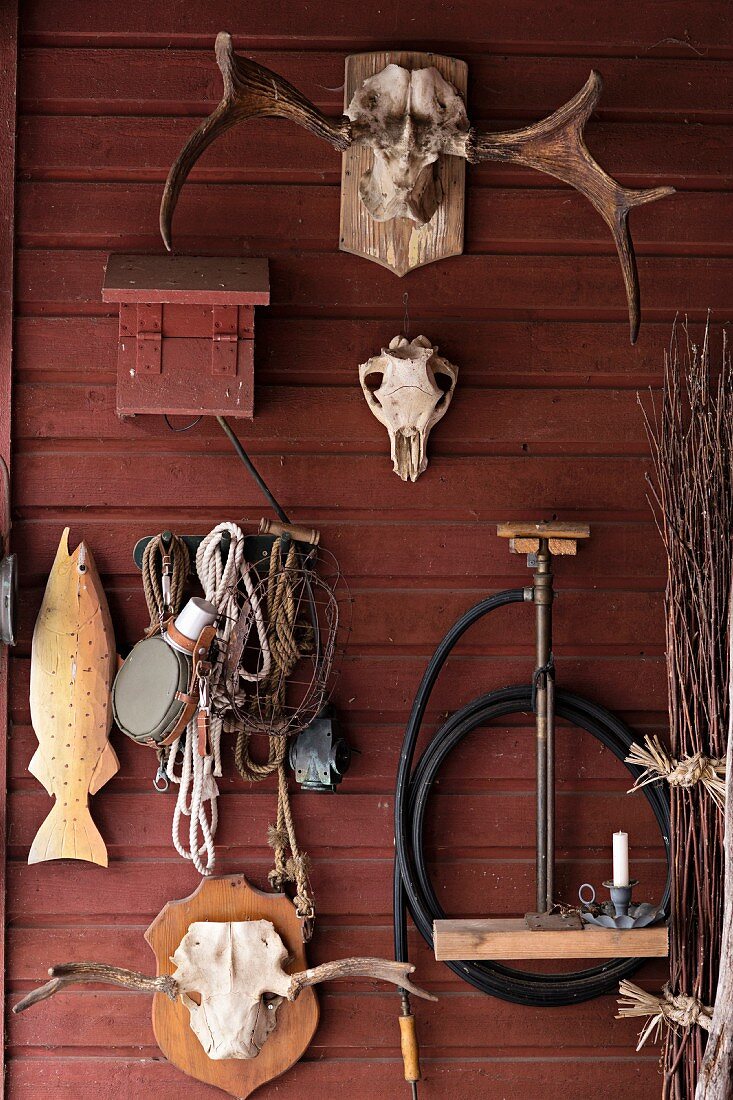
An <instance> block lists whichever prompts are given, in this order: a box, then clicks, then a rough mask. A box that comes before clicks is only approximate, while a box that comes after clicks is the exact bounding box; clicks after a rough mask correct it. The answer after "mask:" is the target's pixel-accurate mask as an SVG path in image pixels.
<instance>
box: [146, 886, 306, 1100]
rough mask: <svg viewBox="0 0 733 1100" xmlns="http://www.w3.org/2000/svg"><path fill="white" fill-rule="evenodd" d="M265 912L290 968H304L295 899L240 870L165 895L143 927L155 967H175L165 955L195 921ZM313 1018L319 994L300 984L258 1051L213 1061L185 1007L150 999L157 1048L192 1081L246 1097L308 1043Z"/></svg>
mask: <svg viewBox="0 0 733 1100" xmlns="http://www.w3.org/2000/svg"><path fill="white" fill-rule="evenodd" d="M203 920H210V921H237V920H269V921H272V923H273V925H274V926H275V929H276V931H277V933H278V934H279V936H280V937H281V938H282V941H283V943H284V944H285V946H286V947H287V949H288V951H289V952H290V956H291V961H290V970H292V971H297V970H305V969H307V967H308V962H307V960H306V957H305V948H304V946H303V941H302V939H301V935H300V924H299V922H298V918H297V916H296V915H295V909H294V908H293V903H292V902H291V901H290V899H289V898H287V897H286V896H285V894H273V893H268V892H265V891H262V890H257V889H255V888H254V887H253V886H250V884H249V883H248V882H247V879H246V878H245V877H244V875H224V876H221V877H219V878H208V879H204V880H203V882H202V883H201V885H200V886H199V887H198V889H197V890H196V891H195V893H193V894H191V896H190V897H188V898H182V899H181V900H180V901H170V902H168V904H167V905H166V906H165V908H164V909H162V910H161V912H160V913H159V914H158V916H157V917H156V918H155V920H154V921H153V923H152V924H151V925H150V927H149V928H148V930H147V932H146V933H145V939H146V940H147V941H148V943H149V944H150V946H151V947H152V949H153V951H154V952H155V958H156V963H157V973H158V974H172V973H173V971H174V970H175V965H174V963H172V962H171V955H172V954H173V952H174V951H175V949H176V948H177V947H178V945H179V943H180V942H181V940H182V939H183V937H184V935H185V934H186V932H187V931H188V926H189V925H190V924H193V922H194V921H203ZM317 1026H318V1001H317V1000H316V996H315V993H314V991H313V990H312V989H304V990H303V992H302V993H301V994H300V996H299V997H298V999H297V1001H295V1002H293V1003H292V1004H288V1003H284V1004H281V1005H280V1008H279V1009H278V1017H277V1027H276V1028H275V1030H274V1031H273V1033H272V1034H271V1035H270V1037H269V1038H268V1040H267V1042H266V1043H265V1044H264V1046H263V1047H262V1050H261V1051H260V1053H259V1054H258V1055H257V1057H256V1058H251V1059H238V1058H227V1059H222V1060H221V1061H214V1060H212V1059H211V1058H209V1057H208V1056H207V1055H206V1053H205V1052H204V1048H203V1047H202V1046H201V1044H200V1043H199V1041H198V1039H197V1038H196V1036H195V1035H194V1033H193V1031H192V1030H191V1027H190V1024H189V1013H188V1009H187V1008H186V1006H185V1005H184V1004H182V1003H181V1001H180V998H179V999H178V1000H177V1001H176V1002H175V1003H174V1002H172V1001H170V1000H169V999H168V997H166V996H165V994H163V993H157V994H156V995H155V997H154V999H153V1031H154V1032H155V1038H156V1040H157V1042H158V1046H159V1047H160V1049H161V1051H162V1052H163V1054H164V1055H165V1057H166V1058H167V1059H168V1061H169V1062H171V1063H172V1064H173V1065H174V1066H177V1067H178V1069H181V1070H183V1072H184V1073H187V1074H188V1075H189V1076H190V1077H195V1078H196V1079H197V1080H198V1081H205V1082H206V1083H207V1084H209V1085H215V1086H216V1087H217V1088H220V1089H223V1090H224V1092H228V1093H229V1094H230V1095H231V1096H236V1097H239V1098H240V1100H244V1098H245V1097H247V1096H249V1095H250V1094H251V1093H253V1092H254V1090H255V1089H257V1088H259V1087H260V1085H263V1084H265V1083H266V1082H267V1081H272V1080H273V1079H274V1078H275V1077H279V1076H280V1075H281V1074H283V1073H285V1072H286V1070H288V1069H290V1067H291V1066H292V1065H294V1064H295V1063H296V1062H297V1061H298V1059H299V1058H300V1057H301V1056H302V1055H303V1054H304V1052H305V1051H306V1050H307V1049H308V1046H309V1045H310V1042H311V1040H312V1039H313V1036H314V1034H315V1031H316V1028H317Z"/></svg>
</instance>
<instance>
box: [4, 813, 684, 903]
mask: <svg viewBox="0 0 733 1100" xmlns="http://www.w3.org/2000/svg"><path fill="white" fill-rule="evenodd" d="M613 824H614V825H615V824H616V823H615V822H614V823H613ZM609 861H610V853H609V852H604V853H603V854H602V855H601V856H598V857H591V856H589V855H588V854H586V856H585V858H584V859H578V860H573V861H572V862H570V861H568V862H565V861H562V860H559V861H558V863H557V867H556V884H557V896H558V898H560V899H561V900H563V901H566V902H568V903H570V904H574V903H575V901H576V899H577V891H578V887H579V886H580V884H581V883H583V882H595V883H599V882H601V881H602V880H603V879H604V878H605V876H606V875H607V874H608V868H609ZM392 866H393V864H392V858H391V856H390V857H389V858H368V859H367V858H361V857H358V858H357V857H354V858H350V857H347V856H344V855H343V853H335V852H331V853H329V854H328V855H327V856H326V854H325V853H324V854H323V856H321V855H320V854H317V858H316V859H315V860H314V867H313V886H314V889H315V896H316V907H317V909H318V913H319V919H321V920H323V922H324V923H326V924H328V923H329V922H330V920H331V919H332V918H334V917H339V918H348V919H349V920H350V922H351V923H353V924H358V923H359V918H362V919H363V918H364V916H365V915H367V916H368V920H369V921H370V922H372V921H374V920H375V919H376V918H379V919H380V921H381V923H386V922H387V921H389V920H391V913H392ZM271 867H272V855H271V854H270V855H269V856H261V855H259V854H258V851H254V852H247V853H244V852H242V851H241V850H240V851H238V852H236V853H235V855H234V856H232V857H230V856H229V854H228V852H227V850H226V849H222V848H220V849H219V850H218V860H217V865H216V870H217V874H236V873H238V872H241V871H242V869H243V868H244V869H245V870H246V872H247V877H248V879H249V880H250V881H251V882H252V883H253V884H254V885H257V886H259V887H260V888H263V889H267V875H268V872H269V871H270V869H271ZM429 867H430V873H431V876H432V878H433V882H434V885H435V889H436V891H437V896H438V898H439V899H441V901H442V904H443V907H444V909H446V915H447V916H456V917H457V916H467V917H479V916H486V914H487V912H489V913H490V914H491V915H494V916H504V915H506V916H516V915H517V914H518V913H524V912H526V911H527V910H528V909H529V908H530V907H531V905H532V902H533V898H534V870H535V866H534V855H533V853H532V854H529V853H528V854H527V858H526V860H525V859H523V860H519V859H518V858H517V854H516V853H514V854H513V855H512V857H511V859H507V860H505V861H503V862H502V861H495V862H493V863H491V864H487V861H486V859H485V858H483V857H482V858H478V859H475V860H466V859H461V860H451V859H449V858H448V857H447V856H442V857H441V858H440V860H439V861H438V863H437V865H436V864H430V865H429ZM634 871H635V874H636V875H637V877H638V878H639V880H640V882H641V883H642V884H643V890H644V897H645V899H647V900H655V899H657V898H659V897H660V896H661V892H662V890H663V887H664V881H665V876H666V863H665V861H664V860H663V859H660V858H658V857H656V856H655V857H653V858H652V857H651V856H650V857H649V858H639V859H635V860H634ZM69 872H70V865H69V864H66V863H64V862H63V861H61V862H53V863H44V864H43V865H42V866H39V865H35V866H32V867H29V866H28V864H27V863H26V862H25V861H24V860H19V861H16V860H11V861H10V862H9V863H8V877H7V883H8V920H9V921H10V922H11V923H12V922H15V921H16V920H18V919H22V920H23V921H24V922H27V921H29V920H33V919H37V918H38V917H41V918H43V919H44V920H47V918H48V916H49V912H50V910H52V911H53V917H54V920H55V921H56V923H60V922H63V923H65V924H70V923H72V921H74V920H78V917H79V909H80V899H83V903H84V919H85V920H88V921H97V920H100V919H104V920H105V921H107V922H112V921H117V920H119V919H120V918H121V917H122V918H124V920H126V921H129V920H130V918H131V916H134V919H135V921H140V922H142V923H149V922H150V921H152V919H153V917H155V916H156V914H157V913H158V912H159V911H160V909H161V908H162V907H163V905H165V903H166V902H167V901H169V900H170V899H171V898H181V897H187V896H188V895H189V894H190V893H191V891H192V890H194V889H195V887H196V885H197V883H198V881H199V880H198V876H197V875H196V873H195V871H193V869H192V868H191V867H190V865H186V864H185V863H184V861H183V860H182V859H180V858H179V856H178V855H177V854H176V853H175V852H174V851H173V849H172V847H171V848H170V852H169V855H168V856H166V857H165V858H160V859H156V860H155V861H151V860H150V859H138V858H135V857H134V855H133V854H132V853H129V855H128V858H127V859H125V860H112V861H110V864H109V867H108V868H106V869H104V868H98V867H94V866H92V865H91V864H81V863H79V864H75V865H74V867H73V872H74V873H73V875H72V874H70V873H69ZM639 889H640V890H641V889H642V887H641V886H640V887H639ZM639 896H641V894H640V895H639ZM49 899H53V900H52V901H51V900H49Z"/></svg>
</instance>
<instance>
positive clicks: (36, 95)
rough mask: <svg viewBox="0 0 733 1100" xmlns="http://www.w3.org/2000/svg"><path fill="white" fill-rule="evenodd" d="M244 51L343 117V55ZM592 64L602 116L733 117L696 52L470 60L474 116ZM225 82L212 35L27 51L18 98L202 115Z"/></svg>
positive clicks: (540, 97) (521, 106)
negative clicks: (204, 39)
mask: <svg viewBox="0 0 733 1100" xmlns="http://www.w3.org/2000/svg"><path fill="white" fill-rule="evenodd" d="M225 22H226V21H225ZM380 44H381V45H382V46H383V45H384V41H383V40H382V42H381V43H380ZM247 53H248V56H250V57H252V58H253V60H256V61H258V62H259V63H260V64H262V65H265V66H266V67H267V68H270V69H273V70H274V71H275V72H276V73H278V74H280V75H281V76H284V77H285V79H286V80H289V81H290V82H291V83H292V84H294V85H295V86H296V87H297V88H298V89H299V90H300V91H301V92H302V93H303V94H304V95H306V96H307V97H308V98H309V99H310V100H312V101H313V102H314V103H315V104H316V105H317V106H318V107H319V108H321V110H323V111H324V112H326V113H329V114H334V115H340V114H341V113H342V111H343V91H342V88H343V81H344V52H343V51H341V50H339V51H320V50H309V51H302V50H287V51H278V50H257V51H251V50H248V51H247ZM592 68H596V69H598V70H599V71H600V73H601V75H602V77H603V78H604V91H603V96H602V98H601V101H600V105H599V107H598V111H597V115H598V117H600V118H602V119H604V120H609V119H614V120H615V119H618V118H622V119H623V120H624V121H634V120H649V121H661V120H663V119H669V118H674V119H679V120H680V121H681V120H682V119H686V120H687V121H701V120H704V121H708V122H717V123H720V122H721V121H725V122H729V121H730V120H731V118H733V90H732V89H731V88H730V82H729V81H728V80H727V68H726V65H725V62H720V61H716V60H705V61H704V62H702V63H701V61H700V60H699V59H698V58H696V57H694V55H693V56H686V57H683V58H675V59H672V58H662V57H656V58H654V59H653V60H652V59H649V60H646V61H644V60H638V59H637V58H634V57H621V58H603V57H600V56H599V57H593V56H592V55H587V56H585V57H582V58H579V57H570V56H562V57H543V56H534V57H532V56H512V55H510V54H501V53H490V54H484V53H482V54H476V53H472V54H471V55H470V57H469V81H470V84H469V94H468V99H467V106H468V114H469V118H472V119H482V118H489V117H491V118H497V119H499V118H504V119H512V120H517V119H527V118H529V117H536V118H542V117H543V116H545V115H547V114H549V113H550V112H551V111H554V110H555V109H556V108H557V107H559V106H560V105H561V104H563V103H565V102H566V100H568V99H570V98H571V96H573V95H575V93H576V92H577V91H579V89H580V88H582V86H583V85H584V84H585V81H586V80H587V79H588V73H589V71H590V70H591V69H592ZM221 88H222V85H221V74H220V73H219V70H218V68H217V67H216V63H215V60H214V51H213V41H212V43H211V47H210V49H203V50H196V51H192V50H177V49H170V48H168V47H166V48H164V49H160V50H137V49H111V50H106V49H100V48H95V49H86V50H85V49H75V48H73V47H72V48H67V49H48V48H26V49H23V50H22V51H21V59H20V75H19V87H18V99H19V104H20V110H21V112H24V113H27V112H34V113H43V114H51V113H54V114H58V113H60V114H81V115H90V114H97V115H98V114H109V115H179V114H183V115H205V114H208V113H209V112H210V111H211V110H212V109H213V107H214V106H215V105H216V103H218V102H219V100H220V99H221V94H222V93H221ZM252 125H253V126H255V127H256V125H257V124H256V123H253V124H252ZM313 140H316V139H315V138H314V139H313ZM333 157H334V158H337V157H338V153H336V152H334V153H333Z"/></svg>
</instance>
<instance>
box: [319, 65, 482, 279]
mask: <svg viewBox="0 0 733 1100" xmlns="http://www.w3.org/2000/svg"><path fill="white" fill-rule="evenodd" d="M392 64H393V65H401V66H402V67H403V68H405V69H422V68H428V67H429V66H431V65H432V66H434V67H435V68H436V69H437V70H438V72H439V73H440V74H441V76H443V77H444V78H445V79H446V80H448V81H450V83H451V84H453V85H454V86H455V88H456V89H457V90H458V91H459V92H460V94H461V96H462V97H463V100H464V102H465V99H466V89H467V81H468V67H467V65H466V63H465V62H464V61H457V60H456V59H455V58H453V57H443V56H442V55H441V54H434V53H415V52H413V51H411V50H379V51H377V52H376V53H357V54H352V55H351V56H350V57H347V58H346V80H345V84H344V109H346V108H347V107H348V106H349V104H350V102H351V100H352V97H353V95H354V92H355V91H356V89H357V88H358V87H359V85H360V84H361V83H362V82H363V81H364V80H366V79H367V77H370V76H373V75H374V74H375V73H378V72H381V70H382V69H383V68H384V67H385V65H392ZM372 156H373V154H372V151H371V149H369V148H367V147H366V146H363V145H353V146H351V147H350V148H349V149H347V150H346V151H345V152H344V154H343V159H342V167H341V229H340V238H339V248H340V249H341V251H342V252H351V253H353V254H354V255H355V256H363V257H364V258H365V259H367V260H374V261H376V263H378V264H381V265H382V266H383V267H388V268H389V269H390V271H394V273H395V274H396V275H406V274H407V272H408V271H412V270H413V269H414V268H416V267H423V266H424V265H425V264H431V263H434V262H435V261H436V260H442V259H445V258H446V257H447V256H460V254H461V253H462V252H463V216H464V202H465V181H466V162H465V160H464V159H463V157H453V156H445V155H443V156H441V157H439V159H438V172H439V175H440V182H441V185H442V188H443V201H442V202H441V203H440V205H439V207H438V209H437V210H436V211H435V213H434V214H433V216H432V218H431V219H430V221H429V222H428V223H427V225H423V226H421V227H418V226H417V225H416V224H415V222H413V221H411V219H410V218H393V219H392V221H388V222H377V221H375V220H374V219H373V218H372V217H371V215H370V214H369V212H368V210H367V208H366V207H365V206H364V203H363V202H362V201H361V196H360V195H359V181H360V180H361V177H362V176H363V174H364V172H366V171H368V169H369V168H370V167H371V164H372Z"/></svg>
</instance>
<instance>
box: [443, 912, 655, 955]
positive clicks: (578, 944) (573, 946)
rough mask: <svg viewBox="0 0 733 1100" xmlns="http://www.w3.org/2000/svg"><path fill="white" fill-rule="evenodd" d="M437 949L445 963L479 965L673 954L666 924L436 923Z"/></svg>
mask: <svg viewBox="0 0 733 1100" xmlns="http://www.w3.org/2000/svg"><path fill="white" fill-rule="evenodd" d="M433 946H434V949H435V957H436V959H437V960H438V961H439V962H447V961H448V960H456V961H460V960H464V961H467V962H468V961H477V960H479V959H495V960H503V959H615V958H664V957H665V956H666V955H667V954H668V951H669V943H668V932H667V926H666V924H656V925H653V926H652V927H651V928H597V927H593V926H592V925H590V926H586V927H585V928H583V929H582V930H581V931H579V932H578V931H567V932H566V931H559V932H555V931H551V932H547V931H543V932H538V931H534V932H533V931H530V930H529V929H528V928H527V925H526V923H525V921H524V917H501V918H494V919H484V920H436V921H435V922H434V924H433Z"/></svg>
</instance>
